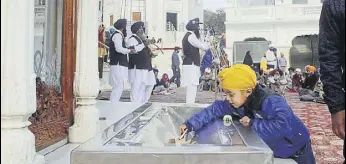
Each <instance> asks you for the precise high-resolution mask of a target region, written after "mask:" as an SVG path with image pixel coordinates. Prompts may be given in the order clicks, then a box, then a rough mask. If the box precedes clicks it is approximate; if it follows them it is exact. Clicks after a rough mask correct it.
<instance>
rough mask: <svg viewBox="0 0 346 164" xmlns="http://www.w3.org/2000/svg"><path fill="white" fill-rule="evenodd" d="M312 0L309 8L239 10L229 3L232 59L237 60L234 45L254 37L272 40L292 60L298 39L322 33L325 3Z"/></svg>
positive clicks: (307, 6)
mask: <svg viewBox="0 0 346 164" xmlns="http://www.w3.org/2000/svg"><path fill="white" fill-rule="evenodd" d="M310 1H311V0H310ZM310 1H309V4H307V5H292V4H281V5H279V4H278V5H276V6H253V7H236V6H234V4H232V3H233V1H232V0H229V3H228V8H226V22H225V24H226V42H227V43H226V46H227V48H226V52H227V54H228V55H229V56H228V58H229V60H230V61H233V43H234V42H235V41H243V40H244V39H246V38H251V37H263V38H265V39H266V40H268V41H271V42H272V43H273V44H274V46H276V47H277V48H278V49H279V51H280V52H283V53H285V54H286V57H287V59H289V56H288V55H289V49H290V47H291V46H292V45H291V42H292V40H293V39H294V38H295V37H296V36H300V35H311V34H318V30H319V17H320V12H321V8H322V4H321V3H316V2H315V3H313V4H310ZM285 2H286V1H285Z"/></svg>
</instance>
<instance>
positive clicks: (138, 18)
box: [132, 12, 142, 22]
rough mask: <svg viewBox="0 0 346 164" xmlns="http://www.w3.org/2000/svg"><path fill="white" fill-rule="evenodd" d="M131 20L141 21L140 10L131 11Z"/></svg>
mask: <svg viewBox="0 0 346 164" xmlns="http://www.w3.org/2000/svg"><path fill="white" fill-rule="evenodd" d="M132 21H135V22H138V21H142V13H141V12H133V13H132Z"/></svg>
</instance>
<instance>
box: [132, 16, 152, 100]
mask: <svg viewBox="0 0 346 164" xmlns="http://www.w3.org/2000/svg"><path fill="white" fill-rule="evenodd" d="M131 32H132V36H131V37H130V38H129V41H128V46H130V47H132V48H134V49H135V50H136V51H137V53H135V54H130V57H129V82H130V83H131V101H132V102H137V103H144V102H145V97H146V94H145V93H146V87H147V84H148V76H149V71H150V70H151V69H152V68H151V57H150V56H149V53H148V50H147V48H148V47H147V46H146V44H145V41H146V36H145V34H144V32H145V28H144V23H143V22H136V23H134V24H133V25H132V26H131Z"/></svg>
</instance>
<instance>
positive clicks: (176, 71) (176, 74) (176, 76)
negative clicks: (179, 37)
mask: <svg viewBox="0 0 346 164" xmlns="http://www.w3.org/2000/svg"><path fill="white" fill-rule="evenodd" d="M179 49H180V48H179V47H175V48H174V52H173V54H172V70H173V77H172V78H171V79H170V80H169V82H170V83H173V82H174V81H175V83H176V84H177V87H178V88H179V87H180V68H179V66H180V60H179V55H178V54H179Z"/></svg>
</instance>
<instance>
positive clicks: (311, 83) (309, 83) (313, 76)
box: [302, 72, 320, 91]
mask: <svg viewBox="0 0 346 164" xmlns="http://www.w3.org/2000/svg"><path fill="white" fill-rule="evenodd" d="M319 78H320V77H319V74H318V73H317V72H315V73H306V74H305V80H304V82H303V84H302V88H304V89H309V90H312V91H313V90H314V89H315V86H316V84H317V82H318V79H319Z"/></svg>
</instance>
